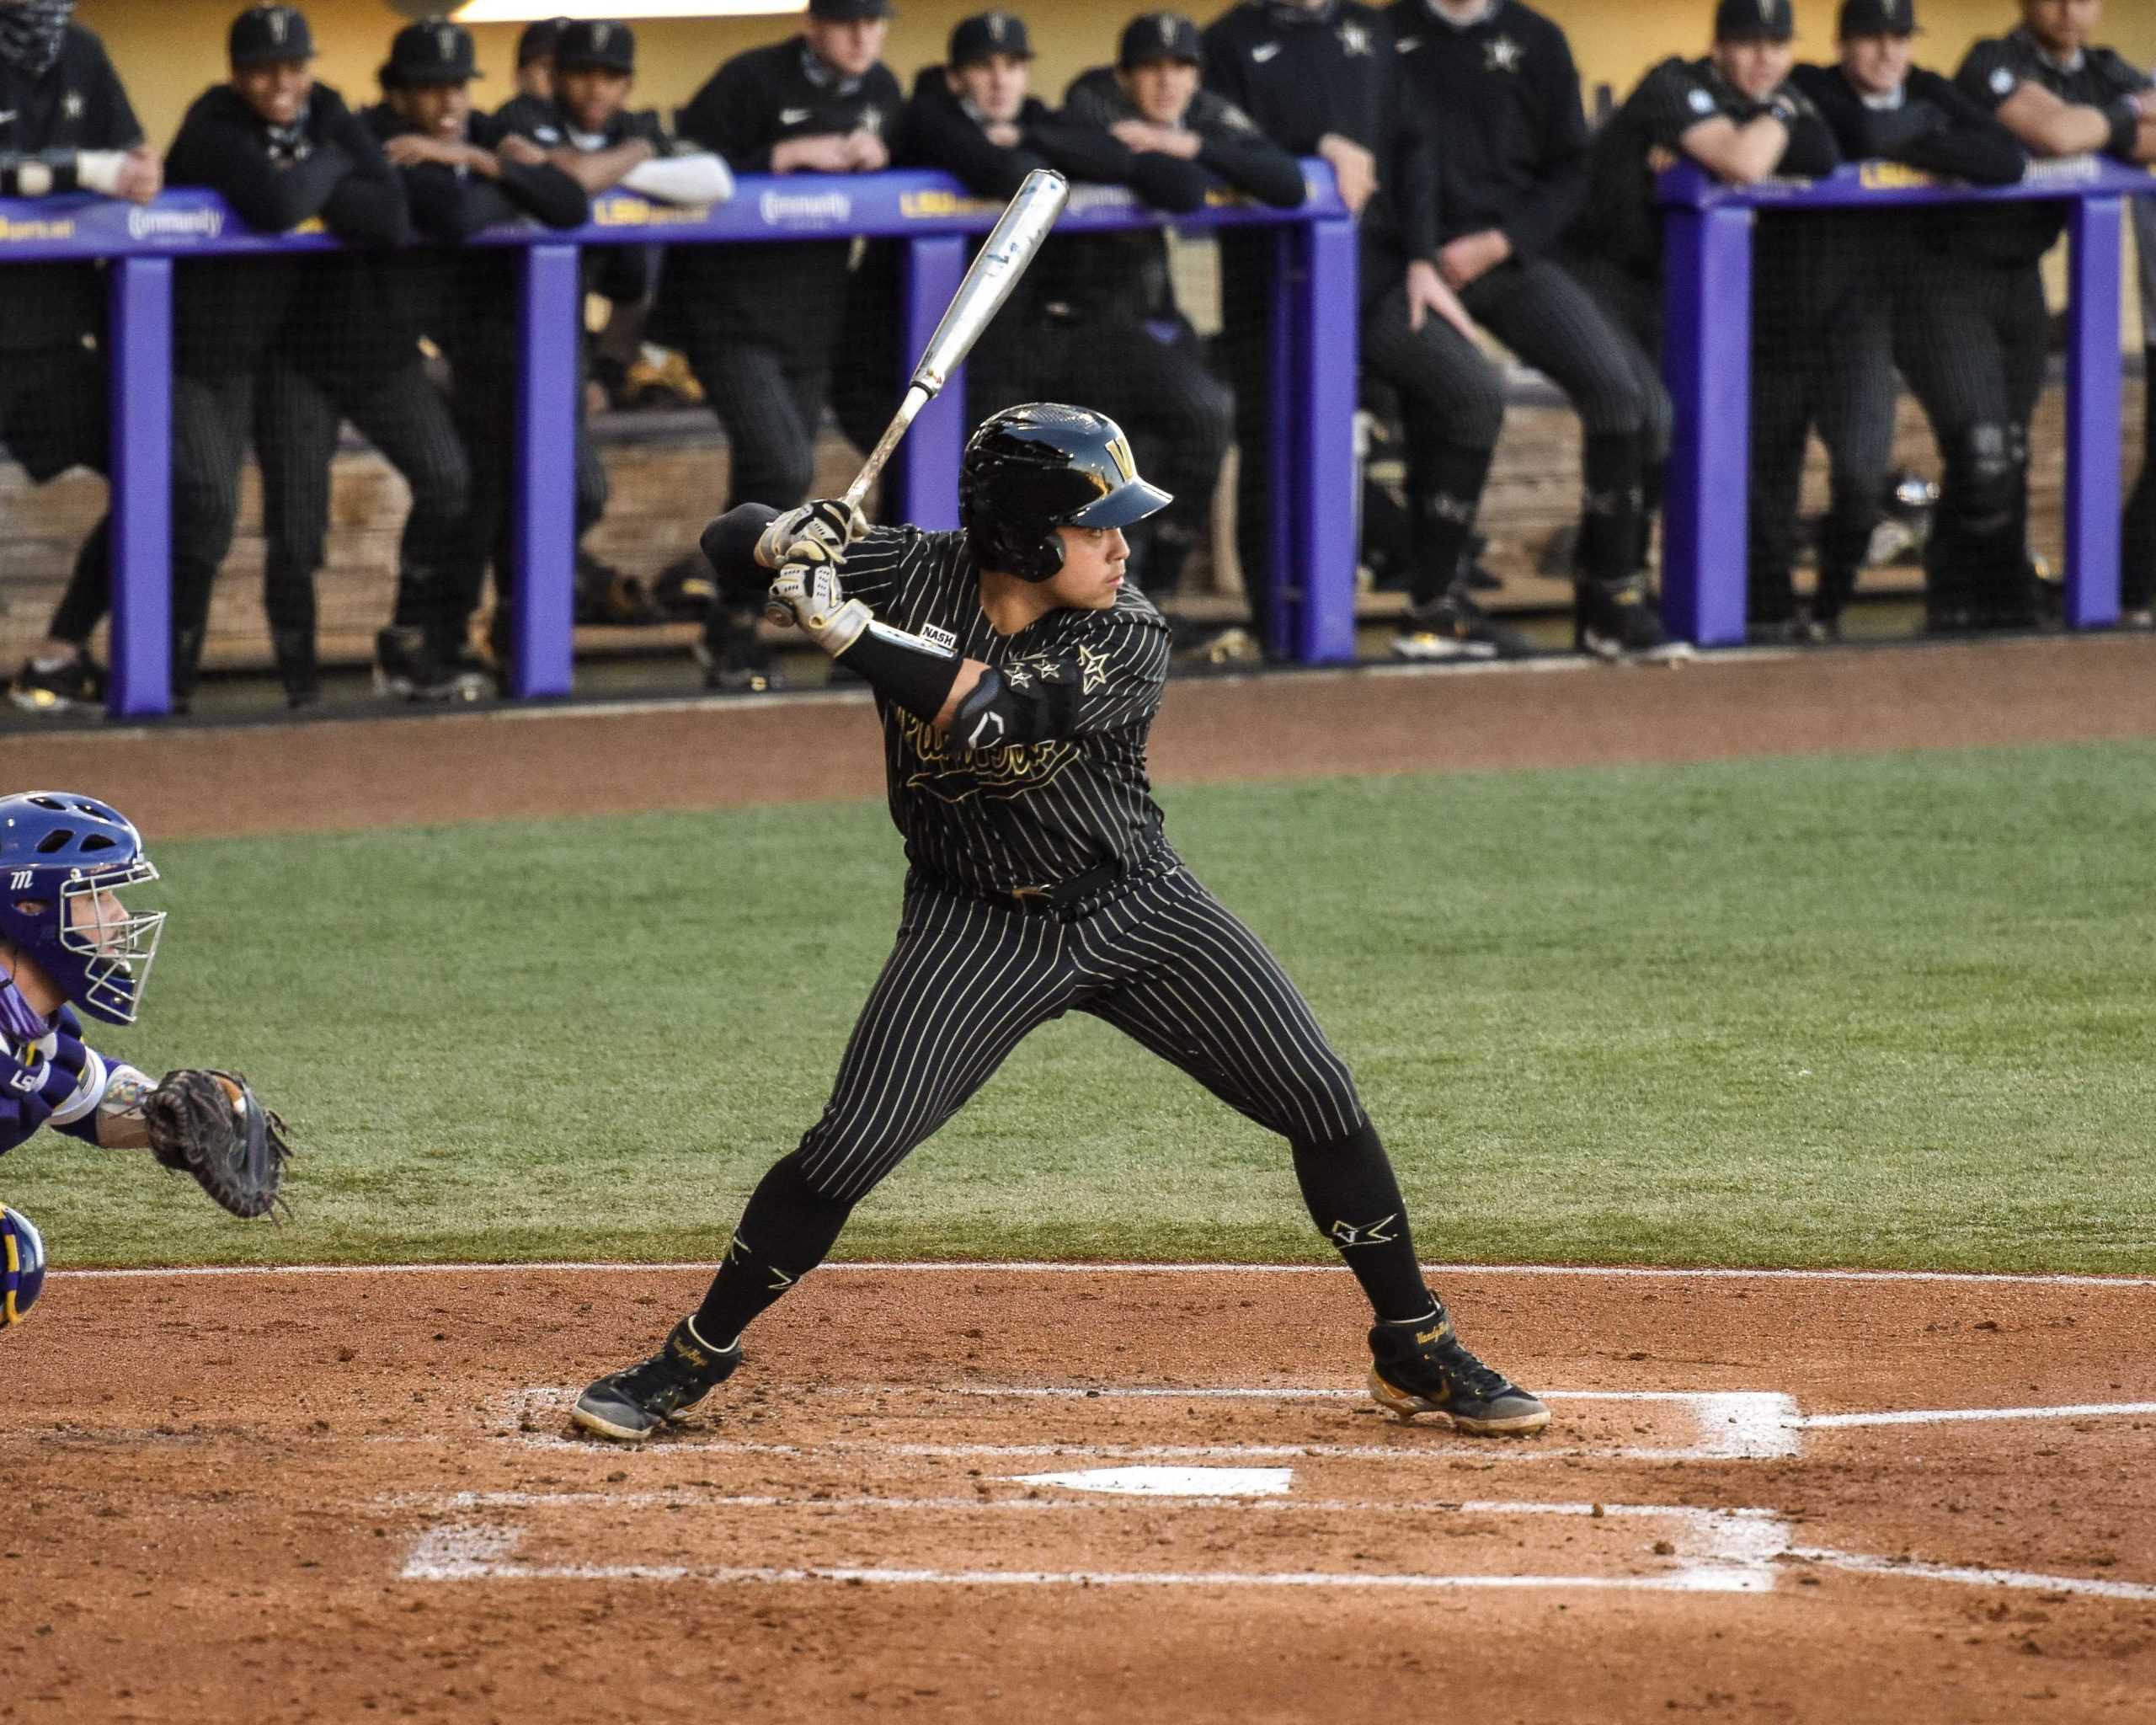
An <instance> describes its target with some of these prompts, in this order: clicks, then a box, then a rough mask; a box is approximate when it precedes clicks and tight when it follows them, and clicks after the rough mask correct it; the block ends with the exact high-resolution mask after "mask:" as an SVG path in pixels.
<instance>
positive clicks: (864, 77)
mask: <svg viewBox="0 0 2156 1725" xmlns="http://www.w3.org/2000/svg"><path fill="white" fill-rule="evenodd" d="M891 15H892V8H891V6H890V4H889V0H809V15H808V17H807V18H806V19H803V23H802V29H801V34H800V35H796V36H792V37H790V38H788V39H787V40H785V41H783V42H777V43H774V44H772V45H771V46H769V47H766V48H751V49H750V50H749V51H747V52H745V53H742V54H737V55H735V56H734V57H733V58H732V59H731V60H728V61H727V62H726V63H725V64H724V65H723V66H722V67H719V68H718V71H717V72H713V73H712V76H711V77H710V79H709V80H708V81H707V83H705V84H704V86H703V88H702V89H700V90H698V91H697V92H696V94H695V95H694V96H693V97H692V98H691V99H690V101H689V104H688V105H687V106H686V107H685V108H683V109H681V110H680V114H679V115H677V116H676V118H677V119H678V120H679V121H680V127H681V131H682V135H683V136H686V137H688V138H691V139H693V140H694V141H696V142H697V143H699V144H701V145H702V146H703V147H705V148H707V149H710V150H714V151H716V152H718V153H719V154H720V155H722V156H723V157H724V158H726V160H727V162H728V163H729V164H731V165H732V167H733V168H734V170H735V171H736V172H738V173H742V174H873V173H875V172H877V171H878V170H879V169H881V168H887V167H889V165H890V160H891V157H890V138H891V135H892V133H893V132H894V131H895V130H896V127H897V124H898V118H899V109H900V108H901V107H903V106H904V104H905V99H904V97H903V96H902V94H901V93H900V91H899V83H898V80H897V79H896V78H895V77H893V76H892V75H891V71H890V68H889V67H887V66H885V65H884V64H883V57H882V56H883V41H884V38H885V36H886V35H887V34H888V32H889V27H890V18H891ZM852 255H853V241H852V239H851V237H850V236H846V235H844V234H841V235H840V236H839V237H837V238H830V239H803V240H792V241H786V242H782V243H775V244H760V245H752V246H741V247H728V248H717V247H712V246H676V247H675V248H673V249H672V250H670V252H669V253H668V254H667V258H666V270H665V274H664V278H663V279H662V280H661V281H660V283H659V300H658V302H657V304H656V305H654V307H653V308H652V335H653V338H654V339H655V340H659V341H663V342H664V343H666V344H668V345H670V346H672V347H675V348H678V349H680V351H681V353H682V354H683V355H684V356H685V357H686V359H687V360H688V362H689V367H690V369H691V371H693V372H695V374H696V382H698V383H699V384H701V385H702V387H703V392H704V399H705V400H706V401H707V402H708V403H710V405H711V409H712V413H713V414H716V415H717V416H718V422H719V424H720V425H722V426H723V427H724V428H725V431H726V436H727V442H728V495H729V496H730V497H731V498H732V499H734V501H736V502H741V501H745V500H748V499H758V500H760V501H764V502H767V503H773V504H777V505H786V506H789V507H790V506H791V505H794V504H797V503H798V502H800V501H801V500H802V499H803V498H805V497H806V496H808V495H809V488H810V485H811V484H812V483H813V482H814V478H815V473H816V434H817V428H818V427H819V425H820V424H821V423H822V420H823V416H824V409H825V404H826V400H827V398H828V396H829V393H830V379H831V367H832V364H833V359H834V355H835V350H836V349H837V347H838V345H839V344H840V341H841V338H842V336H843V334H844V331H845V322H844V312H845V308H846V270H847V264H848V263H849V261H850V259H851V257H852ZM759 616H760V608H759V607H758V606H754V605H751V606H745V607H741V608H738V609H736V608H729V607H728V606H727V605H726V604H725V602H724V601H723V597H722V599H721V600H720V601H719V602H718V603H717V604H716V605H714V606H713V607H712V612H711V616H710V620H709V622H708V625H707V628H706V629H705V632H704V638H703V640H702V644H701V645H700V648H699V654H698V656H699V658H700V659H701V660H702V665H703V668H704V684H705V686H706V687H707V688H723V689H767V688H770V687H771V686H773V685H774V682H775V680H776V679H775V675H774V671H773V668H772V665H771V660H770V655H769V654H768V653H767V652H766V651H765V650H764V649H763V648H762V646H761V645H760V643H759V641H758V639H757V636H756V620H757V617H759Z"/></svg>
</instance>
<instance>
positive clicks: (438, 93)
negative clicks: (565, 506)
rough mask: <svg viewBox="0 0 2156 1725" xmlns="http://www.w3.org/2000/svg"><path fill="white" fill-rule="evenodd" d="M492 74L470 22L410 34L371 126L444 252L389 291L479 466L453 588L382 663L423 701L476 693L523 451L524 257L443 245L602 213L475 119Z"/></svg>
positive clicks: (540, 157) (539, 156)
mask: <svg viewBox="0 0 2156 1725" xmlns="http://www.w3.org/2000/svg"><path fill="white" fill-rule="evenodd" d="M480 75H481V74H480V72H479V71H478V67H477V65H476V63H475V60H474V51H473V44H472V35H471V33H470V32H469V31H468V30H466V29H464V28H463V27H462V25H459V24H448V23H445V22H443V21H441V20H440V19H435V20H430V21H429V22H426V23H423V24H407V25H406V26H405V27H404V28H403V29H401V30H399V31H398V33H397V35H396V37H395V39H394V40H392V43H391V44H390V51H389V58H388V60H387V62H385V64H384V65H383V67H382V73H381V79H382V97H383V99H382V102H381V103H380V104H378V105H376V106H375V107H373V108H371V109H368V110H367V111H366V115H365V118H366V122H367V124H368V126H370V127H371V129H372V130H373V131H374V134H375V136H376V137H377V138H379V139H380V140H381V141H382V153H383V154H384V155H385V156H387V158H389V161H390V163H392V165H393V166H394V167H395V168H397V170H398V173H399V174H401V175H402V176H403V181H404V190H405V197H406V200H407V201H408V203H409V204H410V206H411V210H412V225H413V227H414V230H415V231H416V232H418V233H419V236H420V238H423V239H428V240H432V241H435V242H436V243H437V244H436V245H435V246H434V247H430V248H428V249H426V250H424V251H422V252H419V253H418V254H414V255H411V256H408V257H404V258H401V259H398V269H397V271H396V273H395V275H393V276H392V278H391V279H390V280H388V282H387V284H386V286H387V287H388V289H389V290H390V291H392V293H394V294H395V295H396V296H398V300H399V302H401V305H400V311H401V312H403V314H404V315H408V318H409V321H410V322H411V323H413V324H414V326H415V327H416V328H418V329H419V331H420V332H421V333H422V334H424V335H426V336H427V337H428V338H429V339H431V340H432V341H433V342H434V344H435V346H436V347H437V348H439V349H440V351H441V353H442V355H444V357H445V358H446V359H447V360H448V361H449V364H450V368H451V376H452V380H453V382H452V387H451V395H450V409H451V414H452V416H453V417H454V419H455V420H456V429H457V432H458V435H459V436H460V437H461V438H462V441H463V444H464V447H465V450H466V451H467V455H468V456H469V457H470V461H471V470H472V500H471V506H470V509H469V510H468V512H467V517H466V521H465V526H464V536H463V546H462V551H461V552H460V554H459V556H458V558H456V562H455V563H454V564H453V565H452V566H451V569H450V570H448V571H446V573H445V574H444V576H443V578H441V579H436V580H435V581H434V582H432V583H431V584H426V585H419V584H410V583H407V584H403V585H400V586H399V588H398V601H397V611H396V614H395V615H394V616H393V617H392V619H391V623H390V627H391V628H392V630H395V631H397V632H398V636H397V638H395V639H393V640H389V641H386V642H384V643H383V644H382V650H381V651H380V653H379V656H380V657H381V658H382V660H385V661H387V660H392V658H394V659H400V660H403V662H404V663H406V664H407V665H410V666H412V667H414V670H415V671H416V672H417V674H418V675H417V676H415V678H414V681H415V683H416V684H417V686H418V688H419V692H423V693H424V692H430V691H431V690H432V689H433V688H435V687H438V686H441V685H442V684H443V683H445V682H451V681H454V682H455V683H461V684H464V685H465V686H472V683H473V682H476V672H475V671H474V670H472V667H471V666H470V665H468V663H467V637H468V633H469V630H470V627H471V621H472V613H473V612H474V611H476V610H477V609H478V605H479V601H480V598H481V596H482V595H481V587H482V585H483V578H484V575H485V569H486V564H487V562H488V559H489V558H492V559H493V560H494V566H495V569H497V571H498V572H499V580H500V581H501V583H502V585H503V586H504V590H506V587H507V584H508V579H509V570H510V477H511V467H510V460H511V456H512V453H513V451H514V450H515V444H516V436H515V433H516V402H517V393H518V368H517V311H516V307H517V291H516V283H517V257H516V254H515V253H514V252H512V251H510V250H508V249H505V248H494V249H484V248H474V249H471V250H464V251H456V250H447V249H442V248H444V247H459V246H462V243H463V242H464V241H466V240H467V239H469V238H471V237H472V235H474V234H476V233H478V232H481V231H482V230H483V229H485V228H488V227H497V226H500V225H503V224H506V223H510V222H518V221H520V220H521V219H523V218H524V217H526V216H530V217H531V218H533V219H534V220H536V221H537V222H540V223H542V225H544V226H546V227H553V228H574V227H582V226H583V225H584V222H586V221H587V220H589V219H590V211H591V200H590V197H589V196H588V195H586V194H585V192H584V188H583V187H582V186H581V185H579V184H578V183H577V182H576V181H575V180H574V179H572V178H570V176H569V175H568V174H565V173H563V171H562V170H561V169H560V168H558V167H556V166H555V165H554V164H553V163H552V161H551V160H550V159H549V158H548V156H547V152H546V150H545V149H544V148H543V147H542V146H540V145H539V144H537V143H535V142H532V141H531V139H529V138H526V137H522V136H519V135H517V134H516V133H515V132H511V131H505V130H504V129H502V128H500V127H499V126H497V125H496V124H495V123H494V121H492V120H488V119H487V118H486V117H485V116H484V115H479V114H476V113H474V112H473V111H472V94H471V91H472V80H473V79H475V78H477V77H479V76H480ZM578 455H579V461H584V460H590V459H592V457H591V454H590V446H589V443H588V441H586V440H583V439H581V438H580V439H579V450H578ZM502 633H506V625H505V624H504V629H503V632H502ZM467 680H471V681H467Z"/></svg>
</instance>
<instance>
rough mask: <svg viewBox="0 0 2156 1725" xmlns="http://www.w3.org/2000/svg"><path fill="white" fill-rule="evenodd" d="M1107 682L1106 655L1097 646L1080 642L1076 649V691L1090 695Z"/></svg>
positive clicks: (1103, 686)
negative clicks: (1089, 645) (1088, 645)
mask: <svg viewBox="0 0 2156 1725" xmlns="http://www.w3.org/2000/svg"><path fill="white" fill-rule="evenodd" d="M1107 683H1108V655H1107V652H1106V651H1105V650H1104V649H1102V648H1098V647H1087V646H1085V645H1083V644H1081V645H1080V647H1079V649H1078V692H1079V693H1080V694H1081V695H1090V694H1091V693H1092V692H1093V691H1094V690H1096V689H1105V688H1106V687H1107Z"/></svg>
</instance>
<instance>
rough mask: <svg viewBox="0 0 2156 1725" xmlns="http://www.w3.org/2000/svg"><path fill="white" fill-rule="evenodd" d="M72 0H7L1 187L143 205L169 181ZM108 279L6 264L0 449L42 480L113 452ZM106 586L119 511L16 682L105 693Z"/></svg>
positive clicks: (21, 699)
mask: <svg viewBox="0 0 2156 1725" xmlns="http://www.w3.org/2000/svg"><path fill="white" fill-rule="evenodd" d="M74 10H75V6H74V0H14V3H12V4H9V3H0V197H9V198H40V197H45V196H48V195H64V194H66V193H69V192H99V193H102V194H103V195H105V196H107V197H115V198H126V199H129V200H131V201H133V202H135V203H138V204H146V203H147V202H149V200H151V199H152V198H154V197H155V196H157V191H158V188H159V187H160V186H161V185H162V184H163V168H161V167H160V165H159V164H158V162H157V156H156V154H155V152H152V150H151V149H149V147H147V145H146V144H145V143H144V142H143V141H142V128H141V125H140V124H139V123H138V122H137V121H136V118H135V110H134V109H132V108H131V107H130V106H129V105H128V101H127V92H126V91H125V89H123V88H121V87H120V78H119V76H118V74H117V73H115V72H114V71H113V69H112V62H111V61H109V60H108V59H107V58H106V57H105V51H104V44H103V43H102V42H100V41H99V40H98V39H97V37H96V36H94V35H92V34H91V33H90V32H89V31H88V30H86V29H83V27H82V26H81V25H79V24H76V23H74V22H73V16H74ZM102 286H103V283H102V280H101V278H100V277H99V274H98V271H97V270H96V269H95V268H94V267H93V265H90V264H11V265H10V266H9V267H8V268H7V269H5V270H0V447H4V448H5V449H6V450H8V452H9V453H11V454H12V455H13V457H14V458H15V460H16V461H17V462H19V463H20V464H21V466H22V468H23V470H24V472H25V473H28V474H29V477H30V478H31V479H32V480H33V481H34V482H35V483H40V484H42V483H44V482H45V480H47V479H51V478H55V477H56V476H57V475H59V474H61V473H65V472H66V471H67V469H68V468H70V467H90V468H93V469H94V470H95V471H97V472H98V473H104V472H105V471H106V470H107V468H108V467H109V464H110V462H111V437H112V433H111V425H110V421H109V417H108V414H107V403H108V400H109V396H110V387H109V383H108V381H107V379H106V377H105V368H104V362H103V360H100V359H99V356H98V355H96V354H95V353H94V352H93V351H92V350H91V347H90V345H89V344H91V343H92V342H93V341H96V340H99V339H100V338H101V337H102V335H103V334H104V296H103V293H102ZM111 590H112V523H111V518H110V516H109V515H107V516H106V517H105V518H104V519H103V520H101V521H99V523H98V524H97V526H95V527H94V528H93V529H92V530H91V532H90V536H89V537H88V539H86V540H84V541H83V547H82V549H81V551H80V552H79V553H77V556H76V558H75V568H74V573H73V575H72V578H71V579H69V581H68V584H67V590H66V592H65V594H64V595H62V597H61V601H60V605H59V607H58V609H57V610H56V611H55V612H54V613H53V617H52V621H51V623H50V624H48V625H47V627H46V629H45V640H44V641H43V642H42V643H41V644H40V645H39V646H37V647H36V648H35V649H32V650H31V653H30V654H29V658H28V659H27V660H25V661H24V665H23V668H22V670H20V671H19V672H18V673H17V674H16V676H15V681H14V686H13V689H12V690H11V691H10V693H11V694H12V696H13V699H14V702H15V704H16V705H17V706H18V707H20V708H24V710H26V711H28V712H32V713H57V712H61V711H64V710H65V709H67V708H69V707H72V706H74V705H75V704H77V702H94V701H97V700H99V699H100V698H102V697H103V694H104V672H103V671H102V670H100V669H99V667H98V665H96V664H95V663H94V662H93V660H91V658H90V649H89V639H90V632H91V631H92V630H93V629H94V628H96V627H97V622H98V619H99V617H102V616H103V615H104V610H105V606H106V605H107V604H108V602H109V595H110V593H111Z"/></svg>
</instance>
